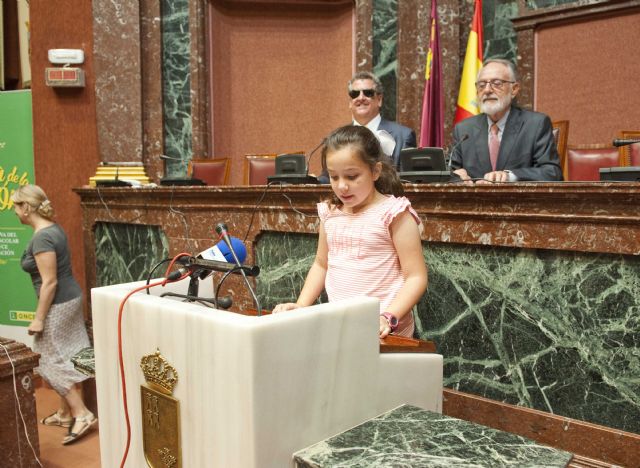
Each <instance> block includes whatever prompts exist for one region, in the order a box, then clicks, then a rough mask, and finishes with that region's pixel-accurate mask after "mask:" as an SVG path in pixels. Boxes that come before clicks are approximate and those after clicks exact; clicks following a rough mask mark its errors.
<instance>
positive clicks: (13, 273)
mask: <svg viewBox="0 0 640 468" xmlns="http://www.w3.org/2000/svg"><path fill="white" fill-rule="evenodd" d="M32 183H34V173H33V124H32V120H31V91H30V90H26V91H11V92H0V278H2V286H0V288H2V294H0V325H13V326H22V327H25V326H27V325H29V322H30V321H31V320H32V319H33V315H34V311H35V309H36V304H37V300H36V295H35V292H34V290H33V285H32V284H31V278H30V277H29V275H28V274H27V273H25V272H24V271H23V270H22V268H21V267H20V257H21V256H22V252H24V250H25V248H26V246H27V244H28V242H29V240H30V239H31V236H32V234H33V231H32V229H31V228H30V227H29V226H23V225H22V224H21V223H20V220H19V219H18V217H17V216H16V214H15V212H14V210H13V203H12V202H11V195H12V194H13V192H14V191H15V190H16V188H18V187H19V186H21V185H26V184H32ZM0 335H2V333H0ZM5 335H6V334H5Z"/></svg>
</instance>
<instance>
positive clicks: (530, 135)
mask: <svg viewBox="0 0 640 468" xmlns="http://www.w3.org/2000/svg"><path fill="white" fill-rule="evenodd" d="M488 134H489V128H488V125H487V116H486V114H480V115H476V116H474V117H470V118H468V119H465V120H463V121H462V122H460V123H458V124H457V125H456V127H455V129H454V130H453V143H452V147H453V148H454V151H453V154H452V155H451V167H452V169H454V170H455V169H460V168H464V169H466V171H467V174H469V176H470V177H471V178H472V179H476V178H482V177H484V175H485V174H486V173H488V172H491V171H492V170H493V169H492V168H491V160H490V159H489V143H488ZM464 135H469V138H468V139H467V140H466V141H463V142H462V143H461V144H459V145H458V144H457V143H458V142H459V141H460V140H461V139H462V137H463V136H464ZM453 145H457V146H453ZM505 169H507V170H510V171H511V172H513V173H514V174H515V175H516V176H517V177H518V180H541V181H556V180H562V170H561V168H560V159H559V158H558V150H557V149H556V144H555V141H554V139H553V131H552V127H551V120H550V119H549V117H547V116H546V115H545V114H541V113H539V112H532V111H528V110H524V109H520V108H519V107H515V106H511V111H510V112H509V117H507V123H506V125H505V127H504V132H503V134H502V140H501V142H500V152H499V153H498V161H497V163H496V170H497V171H503V170H505Z"/></svg>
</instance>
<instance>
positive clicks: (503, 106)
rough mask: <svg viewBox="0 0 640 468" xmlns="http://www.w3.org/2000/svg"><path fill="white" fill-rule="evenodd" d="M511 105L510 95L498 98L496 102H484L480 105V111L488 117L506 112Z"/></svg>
mask: <svg viewBox="0 0 640 468" xmlns="http://www.w3.org/2000/svg"><path fill="white" fill-rule="evenodd" d="M510 105H511V95H506V96H503V97H498V100H497V101H484V102H481V103H480V111H481V112H482V113H483V114H487V115H489V116H492V115H496V114H499V113H501V112H504V111H506V110H507V109H508V108H509V106H510Z"/></svg>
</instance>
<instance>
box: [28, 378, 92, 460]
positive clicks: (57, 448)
mask: <svg viewBox="0 0 640 468" xmlns="http://www.w3.org/2000/svg"><path fill="white" fill-rule="evenodd" d="M36 407H37V413H38V420H40V419H42V418H44V417H45V416H48V415H49V414H51V413H53V412H54V411H55V410H56V409H57V407H58V395H57V394H56V392H54V391H53V390H52V389H50V388H46V387H45V386H43V385H40V386H39V387H37V388H36ZM66 430H67V429H64V428H61V427H50V426H44V425H42V424H38V435H39V437H40V462H41V463H42V466H43V467H45V468H100V437H99V436H98V429H94V430H92V431H91V432H90V433H89V434H87V435H86V436H85V437H83V438H82V439H81V440H78V441H77V442H75V443H74V444H71V445H67V446H65V445H62V438H63V437H64V435H65V433H66Z"/></svg>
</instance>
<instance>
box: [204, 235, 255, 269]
mask: <svg viewBox="0 0 640 468" xmlns="http://www.w3.org/2000/svg"><path fill="white" fill-rule="evenodd" d="M229 239H230V242H231V245H232V246H233V250H234V252H235V253H236V255H238V260H239V261H240V263H242V262H244V260H245V259H246V258H247V249H246V247H245V246H244V244H243V243H242V241H241V240H240V239H238V238H237V237H230V238H229ZM196 258H204V259H205V260H217V261H219V262H227V263H235V261H234V259H233V254H232V253H231V250H230V249H229V246H228V245H227V243H226V242H225V241H224V240H221V241H220V242H218V243H217V244H216V245H214V246H213V247H209V248H208V249H207V250H203V251H202V252H200V253H199V254H198V255H197V256H196Z"/></svg>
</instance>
